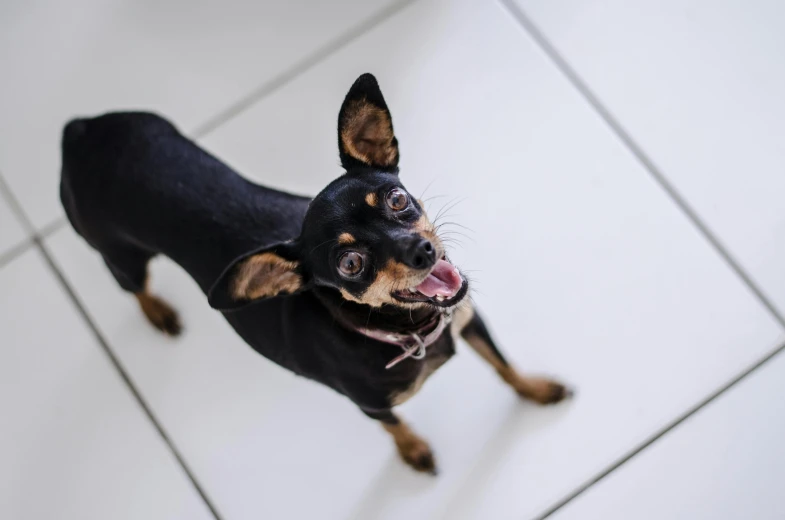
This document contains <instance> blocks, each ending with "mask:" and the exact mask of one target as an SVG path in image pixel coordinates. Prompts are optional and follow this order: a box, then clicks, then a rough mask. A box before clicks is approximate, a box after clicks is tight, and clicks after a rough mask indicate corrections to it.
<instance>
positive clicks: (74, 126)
mask: <svg viewBox="0 0 785 520" xmlns="http://www.w3.org/2000/svg"><path fill="white" fill-rule="evenodd" d="M86 130H87V119H72V120H71V121H69V122H68V123H67V124H66V125H65V128H63V139H62V146H63V148H64V149H65V148H66V147H69V146H73V145H74V144H76V143H77V141H79V138H81V137H82V136H83V135H84V134H85V131H86Z"/></svg>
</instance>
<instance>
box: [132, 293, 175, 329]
mask: <svg viewBox="0 0 785 520" xmlns="http://www.w3.org/2000/svg"><path fill="white" fill-rule="evenodd" d="M145 285H146V284H145ZM134 296H136V301H137V302H139V307H140V308H141V309H142V312H143V313H144V315H145V316H146V317H147V320H148V321H149V322H150V323H151V324H152V325H153V327H155V328H156V329H158V330H160V331H161V332H163V333H164V334H169V335H170V336H177V335H178V334H180V331H181V329H182V327H181V325H180V318H179V316H178V315H177V311H175V310H174V309H173V308H172V307H171V306H170V305H169V304H168V303H166V302H165V301H163V300H162V299H160V298H159V297H157V296H155V295H154V294H152V293H150V291H149V290H148V289H147V288H145V290H144V291H140V292H138V293H134Z"/></svg>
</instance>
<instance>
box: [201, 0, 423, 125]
mask: <svg viewBox="0 0 785 520" xmlns="http://www.w3.org/2000/svg"><path fill="white" fill-rule="evenodd" d="M415 1H416V0H401V1H398V2H394V3H392V4H391V5H388V6H387V7H385V8H384V9H382V10H381V11H378V12H376V13H374V14H373V15H372V16H370V17H369V18H367V19H366V20H364V21H362V22H360V23H359V24H357V25H355V26H354V27H352V28H350V29H349V30H347V31H345V32H343V33H341V34H340V35H339V36H337V37H336V38H334V39H333V40H331V41H330V42H328V43H326V44H324V45H322V46H321V47H320V48H319V49H318V50H316V51H315V52H314V53H313V54H310V55H308V56H306V57H305V58H303V59H301V60H300V61H298V62H297V63H295V64H294V65H293V66H292V67H290V68H289V69H287V70H285V71H284V72H282V73H281V74H279V75H277V76H276V77H274V78H273V79H271V80H269V81H267V82H265V83H263V84H262V85H261V86H259V87H257V88H256V89H254V90H252V91H251V92H250V93H248V94H247V95H245V96H244V97H242V98H240V99H239V100H237V101H235V102H234V103H232V104H231V105H229V106H228V107H227V108H225V109H224V110H223V111H221V112H219V113H218V114H216V115H214V116H212V117H211V118H209V119H208V120H207V121H205V122H204V123H202V124H201V125H199V126H198V127H196V129H195V130H194V131H193V132H192V133H191V135H193V137H194V138H196V139H201V138H202V137H204V136H206V135H207V134H209V133H211V132H212V131H214V130H215V129H217V128H218V127H219V126H221V125H223V124H225V123H227V122H228V121H231V120H232V119H234V118H235V117H237V116H238V115H240V114H241V113H242V112H243V111H245V110H246V109H248V108H249V107H251V106H252V105H254V104H256V103H257V102H258V101H259V100H261V99H262V98H264V97H266V96H268V95H270V94H272V93H273V92H275V91H276V90H278V89H280V88H281V87H283V86H285V85H286V84H288V83H289V82H291V81H292V80H294V79H296V78H297V77H299V76H300V75H301V74H302V73H304V72H306V71H308V70H309V69H311V67H313V66H314V65H317V64H318V63H320V62H321V61H323V60H325V59H326V58H328V57H330V56H331V55H333V54H335V53H336V52H338V51H339V50H341V49H343V48H344V47H346V46H347V45H349V44H350V43H352V42H353V41H354V40H356V39H357V38H359V37H361V36H363V35H364V34H366V33H367V32H369V31H370V30H372V29H374V28H376V26H378V25H379V24H381V23H383V22H385V21H386V20H387V19H388V18H390V17H391V16H393V15H395V14H396V13H398V12H399V11H402V10H403V9H404V8H406V7H408V6H409V5H411V4H413V3H414V2H415Z"/></svg>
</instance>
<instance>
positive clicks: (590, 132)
mask: <svg viewBox="0 0 785 520" xmlns="http://www.w3.org/2000/svg"><path fill="white" fill-rule="evenodd" d="M246 4H247V3H241V2H231V3H230V4H227V3H220V4H218V3H215V4H214V5H213V4H209V3H202V4H199V6H198V7H195V8H192V7H191V4H187V9H186V4H184V3H169V4H166V5H167V7H161V5H160V4H155V3H142V4H139V3H129V2H121V1H119V0H114V1H112V2H98V1H95V0H94V1H89V0H81V1H80V2H78V4H73V3H71V4H69V8H68V9H65V8H64V7H61V6H60V3H58V2H54V1H51V0H50V1H48V2H38V3H35V4H31V3H19V2H18V3H11V4H8V3H6V4H3V5H2V6H0V43H1V44H0V68H1V70H3V71H5V72H6V74H5V75H4V78H5V79H4V81H3V82H0V112H1V113H2V118H0V174H1V175H2V176H3V179H4V180H5V183H6V184H7V185H8V187H9V188H10V193H9V192H6V191H3V192H2V193H0V195H2V197H0V310H2V312H0V325H2V328H0V343H2V348H0V376H1V377H0V395H2V397H1V398H0V402H2V408H1V410H2V412H3V428H1V429H0V468H2V470H0V518H14V519H22V520H25V519H34V518H35V519H38V518H52V517H56V518H78V519H82V518H102V519H103V518H113V519H114V518H129V519H130V518H189V519H192V518H194V519H196V518H211V517H213V516H216V515H217V516H218V517H219V518H221V519H225V520H235V519H244V518H248V519H251V518H254V519H256V518H307V517H311V518H325V519H333V518H335V519H343V518H357V519H363V520H365V519H373V518H379V519H382V518H384V519H388V518H389V519H392V518H410V519H413V520H415V519H421V518H423V519H425V518H428V519H430V518H450V519H453V518H483V519H485V518H502V519H506V518H511V519H512V518H515V519H521V518H526V519H528V518H542V517H544V516H547V515H550V514H551V513H552V512H554V511H555V513H554V514H553V518H557V517H558V518H580V519H584V518H609V519H617V518H618V519H628V518H658V519H659V518H685V519H688V518H689V519H703V518H707V519H708V518H711V519H717V518H720V519H724V518H728V519H736V518H756V519H757V518H763V519H769V518H770V519H780V518H783V516H784V515H785V500H783V499H782V498H781V489H782V482H783V478H785V475H783V472H782V467H785V452H784V451H783V449H782V446H781V443H780V442H778V441H779V439H781V438H782V435H783V433H785V420H784V419H783V417H785V413H784V412H785V409H783V407H782V405H781V402H782V399H778V397H777V396H778V395H779V394H781V393H782V390H783V388H782V386H783V384H782V381H783V380H785V362H783V357H782V356H783V354H780V355H775V356H774V357H771V358H770V359H769V356H771V355H772V354H773V353H775V352H776V351H777V350H778V349H779V348H781V346H782V345H783V343H784V342H785V322H784V321H783V319H782V315H783V313H785V270H783V269H782V266H783V265H785V205H783V204H781V203H780V199H781V198H782V195H781V194H782V193H785V184H783V183H784V182H785V181H784V180H783V179H785V176H783V175H782V171H783V166H785V148H783V147H782V146H779V142H780V140H781V139H782V138H783V137H785V131H783V130H784V129H783V127H782V121H783V120H785V119H784V118H783V117H782V116H785V104H783V101H782V99H783V98H782V96H781V92H782V91H783V88H782V87H783V86H785V85H783V83H784V82H785V60H784V59H783V58H785V45H783V43H785V42H783V36H782V35H783V34H785V32H783V29H785V18H783V14H785V12H783V10H782V7H781V6H780V4H779V3H775V2H773V1H769V2H767V1H765V0H755V1H753V2H744V3H743V4H742V2H741V1H740V0H739V1H736V2H734V1H732V0H721V1H713V2H708V0H687V1H684V0H681V1H679V2H676V1H675V0H673V1H670V0H669V1H665V2H662V1H659V0H658V1H654V0H647V1H645V2H636V3H633V4H629V3H627V2H621V1H620V0H603V1H598V0H592V1H580V2H579V1H572V0H563V1H561V2H554V1H551V0H520V1H519V2H518V3H512V2H511V1H508V0H505V2H494V1H488V2H479V1H471V0H465V1H463V0H461V1H458V0H444V1H439V0H417V1H414V2H406V3H395V2H392V1H374V2H361V1H358V0H342V1H341V2H339V3H337V4H336V3H329V4H328V3H323V2H315V1H313V2H297V3H291V2H289V3H284V2H281V3H279V4H278V5H277V6H276V5H273V4H270V3H262V4H259V5H258V6H256V7H248V6H247V5H246ZM248 5H250V4H248ZM328 5H329V7H328ZM532 35H534V36H535V37H534V38H533V37H532ZM336 42H338V43H341V42H343V43H344V44H341V45H338V44H337V43H336ZM554 52H555V53H557V54H558V55H555V54H554ZM9 71H10V74H8V72H9ZM365 71H371V72H374V73H375V74H376V75H377V77H378V78H379V80H380V82H381V84H382V88H383V90H384V92H385V95H386V97H387V101H388V103H389V105H390V107H391V109H392V112H393V117H394V119H395V128H396V133H397V135H398V138H399V140H400V142H401V150H402V177H403V179H404V181H405V183H406V184H407V186H408V187H409V188H410V189H411V190H412V191H414V192H419V191H422V190H423V189H425V187H426V186H428V185H431V187H430V188H429V192H430V193H433V194H444V195H445V196H446V198H445V199H439V200H437V201H435V206H436V207H438V206H439V205H440V204H443V203H444V202H446V201H448V200H450V199H453V198H460V199H463V202H461V203H460V204H459V205H458V206H457V207H456V208H455V210H454V214H455V216H454V218H455V220H456V221H458V222H460V223H462V224H465V225H467V226H469V227H471V228H472V229H473V230H474V233H472V235H471V239H470V240H467V241H466V242H465V244H464V246H463V247H460V248H457V249H456V250H455V251H454V252H453V253H452V256H453V257H454V258H455V259H456V260H457V261H458V262H459V263H460V264H461V265H462V266H464V267H465V268H467V269H473V270H476V272H475V273H474V276H475V278H477V279H478V282H477V288H478V290H479V292H478V293H477V294H476V300H477V301H478V303H479V306H480V307H481V308H482V309H483V311H484V314H486V316H487V317H488V320H489V322H490V323H491V325H492V327H493V329H494V331H495V334H496V336H497V337H498V339H499V340H500V342H501V343H502V344H503V346H504V349H505V350H506V351H507V352H508V353H509V357H510V358H512V359H513V360H514V361H515V362H516V363H517V364H518V365H520V366H522V367H524V368H526V369H528V370H531V371H539V372H549V373H554V374H557V375H558V376H559V377H561V378H562V379H564V380H567V381H569V382H570V383H572V384H573V385H574V386H575V387H577V389H578V395H577V397H576V399H575V400H574V401H572V402H571V403H568V404H564V405H560V406H557V407H554V408H551V409H540V408H536V407H534V406H529V405H526V404H520V403H519V402H518V401H517V400H516V399H515V398H514V397H513V396H512V395H510V392H509V391H508V390H507V389H506V388H505V387H504V386H503V385H501V384H500V383H499V382H498V381H497V380H496V379H495V378H494V377H493V376H492V374H491V373H490V371H489V370H488V369H487V367H485V366H483V364H482V363H481V362H480V361H479V360H478V359H477V358H476V357H475V356H473V355H472V354H468V353H465V351H464V350H462V351H461V352H460V354H461V355H459V356H457V357H456V359H455V360H453V361H451V362H450V363H449V364H448V365H447V366H445V367H444V369H442V370H441V371H440V372H439V373H437V375H436V376H435V377H434V378H433V379H432V380H431V382H429V383H428V385H427V386H426V388H425V389H424V390H423V391H422V392H421V393H420V395H418V396H417V398H416V399H414V400H413V401H411V402H410V403H407V405H405V406H404V407H403V414H404V415H405V416H406V417H407V418H408V419H409V421H410V422H411V423H412V424H413V425H414V426H415V427H416V428H417V429H418V431H420V432H422V434H423V435H424V436H425V437H427V438H428V439H429V440H430V441H431V442H432V444H433V446H434V449H435V450H436V453H437V457H438V458H439V463H440V467H441V470H442V473H441V475H440V476H439V477H437V478H435V479H433V478H428V477H424V476H420V475H416V474H413V473H412V472H410V471H409V470H408V469H407V468H405V467H404V466H403V465H402V464H401V463H400V462H399V461H398V460H397V458H396V455H395V453H394V450H393V448H392V445H391V443H390V442H389V439H387V437H386V434H384V432H382V431H381V430H380V429H379V428H378V426H376V425H375V424H373V423H372V422H371V421H368V420H367V419H365V418H364V417H362V416H361V415H360V414H359V413H358V412H357V411H356V409H355V408H354V407H353V405H351V403H349V402H347V401H345V400H343V399H341V398H338V397H336V395H335V394H334V393H332V392H331V391H329V390H326V389H324V388H322V387H320V386H318V385H316V384H314V383H311V382H309V381H305V380H303V379H300V378H296V377H294V376H292V375H291V374H289V373H288V372H285V371H283V370H282V369H280V368H278V367H277V366H275V365H273V364H272V363H270V362H268V361H267V360H265V359H264V358H262V357H260V356H258V355H257V354H256V353H254V352H253V351H252V350H251V349H250V348H248V347H247V346H245V345H244V344H243V343H242V341H241V340H240V339H239V338H238V337H237V336H236V335H235V334H234V333H233V332H232V331H231V330H230V328H229V327H228V325H226V323H225V322H224V321H223V319H222V318H221V316H220V315H218V314H216V313H215V312H213V311H211V310H210V309H209V307H208V306H207V304H206V302H205V301H204V297H203V296H202V295H201V293H200V292H199V290H198V288H197V287H196V286H195V284H194V283H193V282H192V281H190V279H189V278H188V277H187V276H186V275H185V274H184V273H183V272H182V271H181V270H179V269H178V268H177V267H176V266H174V265H173V264H172V263H171V262H169V261H167V260H164V259H162V260H159V261H156V262H155V263H154V265H153V268H152V273H153V277H152V281H153V285H154V287H155V288H156V289H157V290H158V291H159V292H161V293H162V294H163V295H164V296H166V297H167V298H168V299H169V300H171V301H172V302H173V303H174V304H175V305H176V306H177V307H178V308H179V309H180V311H181V312H182V315H183V319H184V321H185V324H186V332H185V334H184V335H183V336H182V337H181V338H179V339H177V340H170V339H167V338H164V337H161V336H160V335H158V334H156V333H155V332H154V331H153V330H152V329H151V328H149V327H148V326H147V325H146V323H145V322H144V320H143V318H142V317H141V315H140V314H139V312H138V310H137V309H136V306H135V303H134V302H133V301H132V300H131V299H129V298H128V296H127V295H125V294H123V293H121V292H120V291H119V290H118V288H117V287H116V286H115V283H114V281H113V280H112V279H111V277H110V276H109V274H108V272H106V270H105V269H104V267H103V265H102V263H101V261H100V259H99V258H98V257H97V256H96V254H95V253H93V252H92V251H91V250H90V249H88V248H87V246H86V245H85V244H84V243H83V242H82V241H81V239H79V238H78V237H77V236H76V235H75V234H74V233H73V232H72V231H71V230H70V228H68V227H64V228H61V229H59V230H57V231H55V232H54V233H51V234H50V235H48V236H47V237H46V238H44V239H43V247H44V248H45V252H46V253H47V254H49V255H50V257H51V259H52V263H51V264H50V263H49V262H47V261H45V257H43V256H42V254H41V253H42V251H38V250H37V249H38V246H36V245H28V246H25V245H24V244H25V243H26V240H27V241H28V242H30V240H29V239H30V237H27V236H26V231H25V228H24V227H23V226H22V222H23V221H24V220H25V219H27V220H28V221H30V222H32V225H33V227H34V228H35V229H38V230H41V229H42V228H43V227H44V226H47V225H48V224H50V223H51V222H57V221H58V219H59V218H60V215H61V214H62V211H61V209H60V208H59V206H58V204H57V202H56V193H57V191H56V189H57V169H58V161H59V159H58V156H57V146H58V132H59V127H60V125H61V124H62V122H64V121H65V120H66V119H67V118H68V117H69V116H71V115H74V114H83V113H94V112H100V111H103V110H109V109H116V108H127V107H147V108H152V109H155V110H158V111H160V112H161V113H164V114H166V115H168V116H169V117H170V118H172V119H173V120H174V121H175V122H177V123H178V125H179V126H180V127H181V128H182V129H183V130H185V131H187V132H191V133H192V134H194V133H195V134H198V136H199V137H200V142H201V143H202V144H203V145H204V146H206V147H207V148H209V149H210V150H211V151H213V152H215V153H216V154H217V155H219V156H220V157H222V158H224V159H225V160H226V161H227V162H229V163H230V164H232V165H234V166H235V167H236V168H238V169H239V170H240V171H241V172H243V173H244V174H245V175H247V176H248V177H250V178H252V179H254V180H256V181H258V182H262V183H265V184H269V185H274V186H278V187H282V188H285V189H290V190H295V191H298V192H304V193H315V192H316V191H318V190H319V189H320V188H321V187H323V186H324V185H325V184H326V183H327V182H328V181H329V180H331V179H332V178H333V177H334V176H336V175H338V173H339V169H338V167H337V160H336V156H337V154H336V150H335V136H334V132H335V120H336V115H337V111H338V107H339V104H340V102H341V100H342V98H343V95H344V94H345V92H346V89H347V88H348V86H349V85H350V84H351V82H352V81H353V80H354V78H355V77H356V76H357V75H358V74H359V73H361V72H365ZM565 72H566V73H565ZM273 87H275V88H273ZM587 96H588V97H587ZM229 114H231V116H232V117H224V116H226V115H229ZM211 121H213V122H215V123H216V124H215V125H211V126H209V128H208V126H204V125H205V124H206V123H209V122H211ZM609 121H610V124H609ZM642 157H643V158H644V161H641V158H642ZM646 161H648V162H649V164H646ZM652 169H654V170H655V171H652ZM658 179H659V180H658ZM663 179H664V180H665V182H667V183H668V184H669V185H670V186H672V188H673V191H672V192H669V191H668V190H667V189H664V188H663V184H662V182H661V181H662V180H663ZM674 195H675V196H676V197H681V199H678V200H677V199H676V198H674ZM9 197H13V198H14V200H16V201H18V202H19V204H20V206H21V208H22V211H23V212H24V215H14V210H13V208H14V206H13V205H11V204H9V202H8V201H9V200H11V199H9ZM685 208H687V211H685ZM695 219H698V220H697V224H696V220H695ZM707 233H708V234H707ZM20 244H21V245H20ZM729 259H730V261H729ZM513 262H514V263H513ZM60 276H62V280H61V279H60V278H59V277H60ZM64 283H65V284H66V285H63V284H64ZM31 289H32V290H31ZM69 290H70V291H72V293H73V298H75V300H74V299H73V298H72V296H71V294H69ZM77 302H78V303H79V305H81V306H82V309H84V311H85V312H86V316H84V315H83V314H82V313H81V311H80V309H79V308H78V307H77V305H76V303H77ZM88 320H89V321H88ZM91 327H94V328H95V331H97V333H98V334H99V336H100V340H99V338H97V337H96V336H95V335H94V334H91V331H92V329H91ZM102 341H103V342H105V347H106V348H108V349H109V351H110V352H111V353H112V354H113V355H114V356H116V359H117V362H118V363H119V366H120V367H121V369H122V370H123V371H124V372H125V373H126V374H127V376H128V381H125V380H124V379H123V378H122V377H121V375H120V373H119V372H118V370H117V369H116V367H115V366H114V365H113V363H112V361H111V359H110V358H109V357H108V356H107V353H106V351H105V350H104V346H103V345H102V343H101V342H102ZM764 359H766V360H767V361H766V362H765V363H763V364H761V365H760V366H758V363H759V362H760V361H761V360H764ZM742 375H743V376H744V377H742V378H741V379H740V380H739V381H738V382H737V383H735V384H732V383H734V382H736V381H737V380H738V379H739V377H740V376H742ZM129 384H130V385H131V386H132V388H133V389H132V388H131V386H129ZM135 392H136V393H135ZM139 399H141V400H142V401H143V402H144V403H145V404H146V405H147V406H148V407H149V408H148V409H149V414H148V413H147V411H146V410H145V409H144V408H143V407H142V405H141V404H140V401H139ZM703 405H705V407H704V406H703ZM692 412H695V413H694V414H693V413H692ZM685 418H686V419H685ZM682 419H684V420H683V421H682ZM153 421H155V422H153ZM161 432H165V434H166V436H167V439H168V441H167V439H165V438H164V437H163V436H162V435H161ZM663 433H664V435H662V434H663ZM173 449H174V450H176V451H173ZM177 454H179V455H180V458H179V459H178V457H177V456H176V455H177ZM622 462H623V463H622ZM599 477H602V478H600V479H599V481H598V482H597V483H596V484H594V485H591V486H589V487H588V488H587V484H589V483H593V482H594V481H595V480H597V479H598V478H599ZM200 490H201V494H200ZM206 500H207V501H209V506H208V503H207V502H206ZM564 504H566V505H564ZM210 506H211V507H212V508H213V509H214V512H213V511H211V510H210Z"/></svg>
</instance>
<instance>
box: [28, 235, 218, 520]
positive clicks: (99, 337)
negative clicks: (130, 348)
mask: <svg viewBox="0 0 785 520" xmlns="http://www.w3.org/2000/svg"><path fill="white" fill-rule="evenodd" d="M33 241H34V242H35V245H36V246H37V249H38V250H39V252H40V253H41V255H42V256H43V257H44V260H45V261H46V263H47V265H48V266H49V268H50V269H51V271H52V273H53V274H54V275H55V277H56V278H57V281H58V283H59V284H60V287H61V288H62V289H63V290H64V291H65V293H66V294H67V296H68V297H69V298H70V300H71V303H73V305H74V307H76V310H77V312H78V313H79V315H80V316H81V317H82V319H83V320H84V322H85V323H86V324H87V326H88V328H89V329H90V331H91V332H92V333H93V337H94V338H95V339H96V341H98V343H99V345H101V348H102V349H103V351H104V354H106V356H107V358H109V362H110V363H111V364H112V366H113V367H114V369H115V370H116V371H117V374H118V375H119V376H120V379H122V380H123V382H124V383H125V385H126V387H127V388H128V389H129V390H130V392H131V394H132V395H133V397H134V398H135V399H136V402H137V404H138V405H139V406H140V407H141V408H142V411H143V412H144V414H145V415H146V416H147V419H148V420H149V421H150V423H152V425H153V427H154V428H155V430H156V431H157V432H158V434H159V435H160V436H161V439H163V441H164V443H165V444H166V446H167V447H168V448H169V451H170V452H171V453H172V455H174V458H175V459H176V460H177V463H178V464H179V465H180V467H181V468H182V470H183V471H184V472H185V475H186V477H187V478H188V480H189V481H190V482H191V485H192V486H193V487H194V489H195V491H196V492H197V493H198V494H199V497H200V498H201V499H202V501H203V502H204V503H205V505H206V506H207V508H208V509H209V510H210V513H211V514H212V515H213V518H215V519H216V520H221V515H219V514H218V510H217V509H216V507H215V505H214V504H213V502H212V501H211V500H210V498H209V497H208V496H207V493H206V492H205V490H204V489H203V488H202V486H201V484H199V481H198V480H197V479H196V476H195V475H194V473H193V471H191V468H190V467H189V466H188V464H187V463H186V462H185V459H184V458H183V456H182V455H181V453H180V450H178V449H177V447H176V446H175V444H174V442H173V441H172V439H171V438H170V437H169V435H168V434H167V433H166V431H165V430H164V428H163V426H161V424H160V423H159V422H158V419H157V418H156V417H155V415H154V414H153V411H152V409H151V408H150V406H149V405H148V404H147V402H146V401H145V399H144V397H142V395H141V393H140V392H139V391H138V390H137V389H136V386H135V385H134V383H133V381H132V380H131V377H130V376H129V375H128V372H127V371H126V370H125V368H123V365H122V363H121V362H120V359H119V358H118V357H117V356H116V355H115V353H114V352H113V351H112V349H111V348H110V347H109V343H108V342H107V341H106V339H105V338H104V336H103V334H101V332H100V331H99V330H98V327H97V326H96V325H95V324H94V323H93V320H92V318H91V317H90V315H89V314H88V312H87V309H86V308H85V306H84V305H83V304H82V302H81V300H80V299H79V297H78V296H77V295H76V293H75V292H74V290H73V289H72V288H71V285H70V284H69V283H68V280H66V278H65V275H64V274H63V272H62V271H61V270H60V267H59V266H58V265H57V264H56V263H55V261H54V258H53V257H52V255H51V253H50V252H49V250H48V249H47V247H46V246H45V245H44V243H43V241H42V240H41V239H40V238H37V237H36V238H34V239H33Z"/></svg>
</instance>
